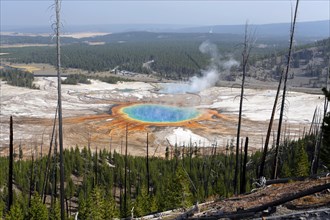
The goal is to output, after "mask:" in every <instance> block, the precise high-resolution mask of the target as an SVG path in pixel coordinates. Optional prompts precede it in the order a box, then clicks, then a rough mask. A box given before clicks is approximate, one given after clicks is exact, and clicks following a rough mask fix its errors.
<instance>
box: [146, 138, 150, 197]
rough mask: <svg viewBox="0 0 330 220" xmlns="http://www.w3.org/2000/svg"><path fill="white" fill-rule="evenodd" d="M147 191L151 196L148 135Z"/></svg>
mask: <svg viewBox="0 0 330 220" xmlns="http://www.w3.org/2000/svg"><path fill="white" fill-rule="evenodd" d="M147 184H148V185H147V190H148V194H149V188H150V173H149V134H148V133H147Z"/></svg>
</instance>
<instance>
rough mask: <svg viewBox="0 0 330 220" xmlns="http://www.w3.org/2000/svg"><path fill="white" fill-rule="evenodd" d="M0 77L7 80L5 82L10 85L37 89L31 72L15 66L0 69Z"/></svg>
mask: <svg viewBox="0 0 330 220" xmlns="http://www.w3.org/2000/svg"><path fill="white" fill-rule="evenodd" d="M0 79H1V80H3V81H7V83H8V84H9V85H12V86H19V87H27V88H30V89H38V87H37V86H36V85H35V84H34V83H33V81H34V76H33V74H32V73H30V72H27V71H23V70H20V69H16V68H10V69H9V68H3V69H0Z"/></svg>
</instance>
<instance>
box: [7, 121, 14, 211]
mask: <svg viewBox="0 0 330 220" xmlns="http://www.w3.org/2000/svg"><path fill="white" fill-rule="evenodd" d="M13 163H14V135H13V116H10V123H9V172H8V207H7V208H8V209H7V210H8V211H10V207H11V205H12V204H13V175H14V174H13Z"/></svg>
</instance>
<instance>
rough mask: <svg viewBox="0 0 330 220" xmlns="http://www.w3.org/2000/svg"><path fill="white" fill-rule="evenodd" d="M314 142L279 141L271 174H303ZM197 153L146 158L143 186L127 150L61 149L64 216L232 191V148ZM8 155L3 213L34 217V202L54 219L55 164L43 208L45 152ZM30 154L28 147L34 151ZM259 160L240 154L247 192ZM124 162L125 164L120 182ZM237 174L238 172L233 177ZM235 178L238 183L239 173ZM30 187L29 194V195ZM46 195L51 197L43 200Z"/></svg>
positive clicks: (165, 205)
mask: <svg viewBox="0 0 330 220" xmlns="http://www.w3.org/2000/svg"><path fill="white" fill-rule="evenodd" d="M314 140H315V138H313V137H306V138H304V139H301V140H298V141H286V142H285V144H284V145H283V146H282V151H281V157H280V158H281V160H280V165H279V168H280V169H279V170H280V172H279V177H295V176H296V177H297V176H306V175H308V174H309V170H310V169H309V167H310V164H311V160H312V158H313V153H314V151H313V141H314ZM35 150H37V149H35ZM204 151H205V149H197V148H195V147H187V146H186V147H183V146H181V147H174V149H172V150H171V149H168V150H167V152H166V154H165V156H166V157H165V158H164V159H162V158H150V159H149V177H150V185H149V187H148V178H147V177H148V173H147V165H146V158H145V157H133V156H127V160H126V161H127V163H126V164H125V156H123V155H120V154H118V153H116V152H111V153H110V152H109V151H107V150H99V151H95V152H92V151H91V150H89V149H88V148H86V147H84V148H82V149H79V148H78V147H76V148H75V149H73V148H71V149H70V150H68V149H67V150H65V151H64V166H65V169H64V170H65V182H66V183H65V186H66V187H65V198H66V202H67V208H68V214H69V215H73V214H74V213H76V212H77V211H79V219H90V218H91V216H93V219H111V218H113V217H119V216H121V217H125V216H130V215H131V210H132V208H133V207H134V209H133V214H134V216H143V215H146V214H148V213H151V212H159V211H164V210H169V209H173V208H179V207H186V208H187V207H190V206H191V205H193V204H195V203H196V202H197V201H198V202H203V201H205V200H206V199H208V198H210V197H213V198H225V197H228V196H231V195H232V194H233V192H234V189H233V184H232V180H233V175H234V166H235V163H234V147H233V146H232V145H229V146H227V147H226V148H225V149H222V150H221V153H220V149H216V148H215V149H213V150H212V154H211V155H203V152H204ZM217 151H219V153H217ZM20 152H21V151H20ZM15 155H16V162H15V163H14V182H15V187H16V188H17V189H18V190H17V191H16V194H15V196H14V204H13V206H12V210H11V211H10V212H9V213H7V214H5V213H6V212H5V207H6V206H5V204H6V200H7V196H8V195H7V191H6V184H7V181H8V179H7V178H8V175H7V172H8V158H7V157H0V165H1V167H2V170H3V171H4V172H1V173H0V188H2V189H4V190H3V191H1V192H0V198H1V200H0V207H1V211H2V213H3V215H6V216H17V215H19V213H22V214H20V215H21V216H22V219H29V218H30V217H31V216H35V212H37V209H36V208H34V206H37V207H39V208H38V210H43V209H46V207H48V211H47V212H46V214H45V212H44V211H42V214H40V215H47V216H49V217H50V218H51V219H58V218H57V217H56V216H58V214H59V208H58V198H59V195H58V193H59V192H58V190H57V191H56V188H54V186H55V185H54V183H55V182H56V186H58V181H59V178H58V177H59V170H58V169H57V165H54V164H52V165H51V166H50V169H49V170H50V173H49V175H50V178H49V180H48V181H47V185H46V187H45V189H46V191H45V194H46V195H47V198H48V199H47V201H48V202H47V203H46V204H47V206H45V205H44V204H42V200H43V199H40V198H41V194H42V189H43V182H44V178H45V170H46V163H47V157H45V156H43V157H40V156H39V158H38V159H36V158H35V160H34V161H31V160H30V159H27V160H22V157H24V155H23V153H22V152H21V153H19V154H18V155H17V154H15ZM37 155H38V154H37V151H36V153H35V157H36V156H37ZM273 155H274V149H273V150H271V151H270V153H269V155H268V157H267V160H266V169H265V172H264V173H265V176H266V177H267V178H268V177H270V176H271V171H272V164H273V159H274V156H273ZM239 158H240V157H239ZM260 158H261V153H260V152H259V151H257V152H256V153H253V154H252V155H249V156H248V163H247V180H246V182H247V188H246V189H247V191H250V190H251V189H252V187H253V186H252V183H253V180H254V179H256V173H257V170H258V166H259V162H260ZM53 160H54V158H53V159H52V161H53ZM322 164H323V161H322ZM125 167H127V176H126V181H125ZM241 174H242V173H241V171H240V174H239V176H241ZM54 181H55V182H54ZM239 181H242V180H241V178H239ZM125 182H126V184H125ZM125 186H126V188H125ZM30 192H31V193H32V194H31V199H32V200H30V199H29V198H30V197H29V195H30ZM51 195H56V196H55V197H53V199H52V200H50V197H51ZM29 201H31V202H29ZM32 201H33V202H32ZM125 201H126V204H125ZM29 204H30V205H29ZM46 210H47V209H46ZM0 214H1V213H0ZM8 218H9V217H8ZM9 219H11V218H9Z"/></svg>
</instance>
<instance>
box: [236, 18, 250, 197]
mask: <svg viewBox="0 0 330 220" xmlns="http://www.w3.org/2000/svg"><path fill="white" fill-rule="evenodd" d="M251 48H252V45H251V39H250V38H249V36H248V25H247V24H246V25H245V35H244V49H243V52H242V60H243V62H242V68H243V75H242V85H241V95H240V103H239V113H238V125H237V136H236V166H235V175H234V192H235V194H237V193H238V169H239V161H238V160H239V139H240V133H241V121H242V109H243V98H244V83H245V76H246V67H247V64H248V59H249V56H250V52H251Z"/></svg>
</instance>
